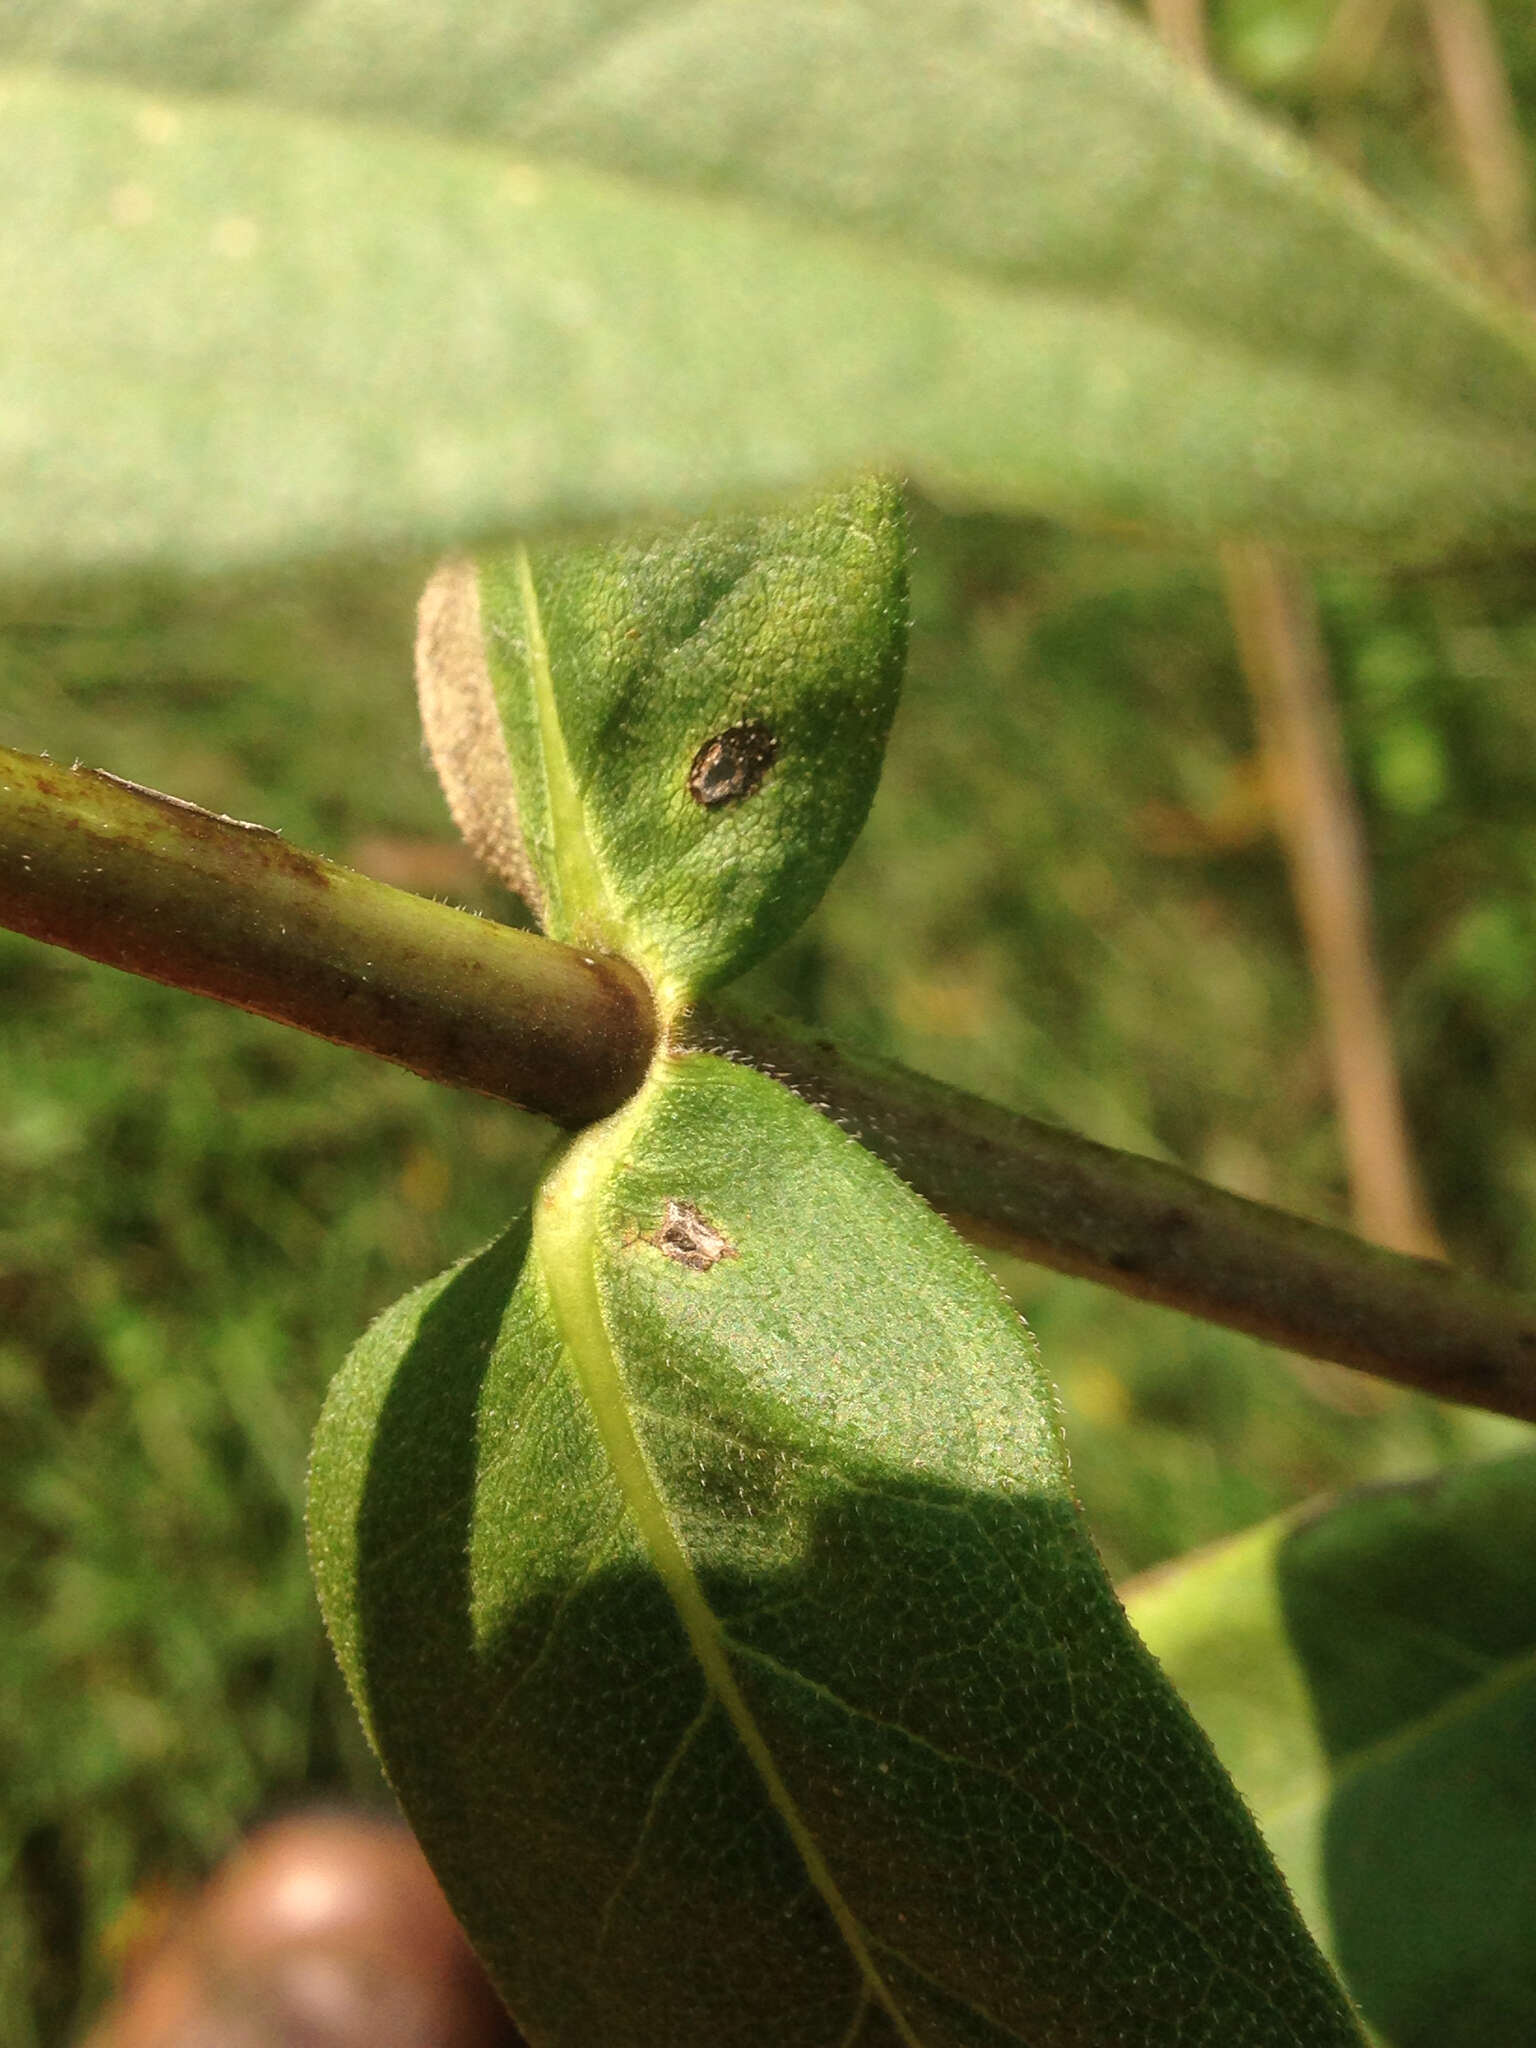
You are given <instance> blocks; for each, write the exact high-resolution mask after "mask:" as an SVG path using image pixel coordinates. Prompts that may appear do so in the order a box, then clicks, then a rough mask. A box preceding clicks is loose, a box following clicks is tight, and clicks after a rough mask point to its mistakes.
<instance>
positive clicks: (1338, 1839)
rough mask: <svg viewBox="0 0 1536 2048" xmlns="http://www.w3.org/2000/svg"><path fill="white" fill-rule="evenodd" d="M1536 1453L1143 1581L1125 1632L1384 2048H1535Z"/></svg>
mask: <svg viewBox="0 0 1536 2048" xmlns="http://www.w3.org/2000/svg"><path fill="white" fill-rule="evenodd" d="M1533 1557H1536V1458H1533V1457H1532V1456H1530V1455H1529V1454H1527V1455H1523V1456H1520V1457H1517V1458H1512V1459H1508V1460H1503V1461H1500V1462H1498V1463H1494V1464H1488V1465H1479V1466H1473V1467H1471V1468H1469V1469H1467V1470H1465V1471H1461V1472H1451V1473H1444V1474H1441V1475H1439V1476H1437V1477H1435V1478H1433V1479H1428V1480H1424V1481H1420V1482H1418V1483H1416V1484H1412V1485H1406V1486H1393V1487H1387V1488H1380V1489H1375V1490H1372V1491H1369V1492H1362V1493H1360V1494H1358V1495H1352V1496H1347V1497H1346V1498H1345V1499H1343V1500H1342V1501H1340V1502H1338V1503H1336V1504H1335V1505H1333V1506H1331V1507H1329V1508H1327V1509H1325V1510H1324V1511H1323V1512H1322V1513H1313V1514H1310V1515H1304V1516H1301V1517H1299V1518H1298V1517H1286V1518H1283V1519H1282V1520H1280V1521H1278V1522H1271V1523H1266V1524H1265V1525H1264V1526H1263V1527H1262V1528H1259V1529H1256V1530H1254V1531H1253V1532H1252V1533H1251V1534H1250V1535H1248V1536H1245V1537H1242V1538H1240V1539H1239V1540H1238V1541H1237V1542H1235V1543H1233V1544H1230V1545H1227V1546H1224V1547H1223V1548H1222V1549H1220V1550H1217V1551H1214V1552H1211V1553H1209V1554H1207V1555H1206V1556H1203V1557H1201V1558H1198V1559H1196V1560H1195V1561H1193V1562H1191V1563H1190V1564H1187V1565H1185V1566H1183V1567H1182V1568H1176V1569H1175V1570H1173V1571H1172V1572H1170V1573H1167V1574H1164V1575H1159V1576H1158V1577H1157V1578H1155V1579H1154V1580H1151V1581H1149V1582H1148V1583H1147V1585H1146V1586H1145V1587H1144V1588H1142V1589H1140V1590H1139V1591H1134V1592H1133V1594H1132V1596H1131V1598H1130V1608H1131V1612H1132V1615H1133V1616H1134V1618H1135V1620H1136V1623H1137V1626H1138V1627H1139V1628H1140V1629H1141V1631H1142V1632H1143V1634H1144V1635H1145V1636H1146V1638H1147V1640H1148V1642H1149V1643H1150V1644H1151V1646H1152V1648H1153V1649H1154V1650H1155V1651H1156V1652H1157V1654H1158V1656H1159V1657H1160V1659H1161V1660H1162V1662H1163V1664H1164V1666H1165V1668H1166V1669H1167V1671H1168V1672H1169V1674H1170V1676H1171V1677H1172V1678H1173V1679H1174V1680H1175V1682H1176V1683H1177V1684H1178V1685H1179V1686H1180V1688H1181V1689H1182V1691H1183V1692H1184V1694H1185V1696H1186V1698H1188V1699H1189V1701H1190V1703H1191V1704H1192V1706H1193V1707H1194V1709H1195V1712H1196V1713H1197V1714H1198V1715H1199V1717H1200V1719H1201V1721H1202V1722H1203V1723H1204V1725H1205V1727H1206V1729H1207V1731H1208V1732H1209V1734H1210V1736H1211V1738H1212V1740H1213V1741H1214V1742H1215V1744H1216V1747H1217V1750H1218V1752H1219V1753H1220V1755H1221V1757H1222V1759H1223V1761H1224V1762H1225V1763H1226V1765H1227V1767H1228V1769H1229V1770H1230V1771H1231V1772H1232V1774H1233V1777H1234V1778H1235V1779H1236V1781H1237V1783H1238V1785H1239V1787H1240V1788H1241V1790H1242V1791H1243V1792H1244V1794H1245V1795H1246V1797H1247V1798H1248V1800H1249V1802H1250V1803H1251V1805H1252V1806H1253V1809H1254V1811H1255V1812H1256V1813H1257V1815H1258V1817H1259V1820H1260V1822H1261V1824H1262V1826H1263V1828H1264V1831H1265V1834H1266V1836H1267V1837H1268V1840H1269V1843H1270V1846H1271V1848H1272V1849H1273V1850H1274V1852H1275V1855H1276V1857H1277V1858H1278V1859H1279V1862H1280V1865H1281V1867H1282V1869H1283V1870H1284V1871H1285V1873H1286V1875H1287V1877H1288V1878H1289V1880H1290V1882H1291V1885H1292V1887H1293V1888H1294V1890H1295V1894H1296V1898H1297V1901H1298V1903H1299V1904H1300V1905H1301V1907H1302V1909H1303V1910H1304V1912H1305V1913H1306V1915H1307V1918H1308V1920H1309V1921H1310V1923H1311V1926H1312V1928H1313V1931H1314V1932H1315V1933H1316V1935H1317V1936H1318V1938H1319V1940H1320V1941H1322V1942H1323V1944H1324V1946H1325V1947H1326V1948H1327V1949H1328V1950H1329V1951H1330V1952H1331V1953H1332V1955H1333V1956H1334V1957H1335V1959H1336V1961H1337V1962H1338V1963H1339V1965H1340V1967H1341V1968H1342V1970H1343V1972H1344V1974H1345V1978H1346V1981H1347V1982H1348V1984H1349V1986H1350V1988H1351V1990H1352V1991H1353V1993H1354V1995H1355V1996H1356V1998H1358V1999H1359V2001H1360V2004H1361V2006H1362V2008H1363V2010H1364V2012H1365V2015H1366V2017H1367V2018H1368V2019H1369V2020H1370V2021H1371V2022H1372V2024H1373V2025H1374V2026H1375V2027H1376V2028H1378V2029H1379V2030H1380V2033H1381V2036H1382V2038H1383V2039H1384V2040H1385V2041H1387V2042H1389V2043H1391V2044H1392V2048H1523V2044H1524V2043H1526V2042H1529V2041H1532V2040H1536V1955H1533V1948H1532V1941H1531V1932H1532V1928H1533V1926H1536V1575H1533V1573H1532V1571H1531V1560H1532V1558H1533Z"/></svg>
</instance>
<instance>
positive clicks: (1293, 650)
mask: <svg viewBox="0 0 1536 2048" xmlns="http://www.w3.org/2000/svg"><path fill="white" fill-rule="evenodd" d="M1221 564H1222V571H1223V574H1224V576H1225V579H1226V586H1227V606H1228V610H1229V611H1230V613H1231V616H1232V624H1233V628H1234V630H1235V632H1236V635H1237V644H1238V653H1239V657H1240V660H1241V665H1242V670H1243V676H1244V679H1245V680H1246V682H1247V684H1248V689H1249V694H1250V695H1251V697H1252V699H1253V704H1254V710H1255V714H1256V716H1257V719H1258V724H1259V731H1260V735H1261V737H1262V741H1263V748H1264V761H1265V767H1266V769H1267V773H1268V781H1269V785H1270V798H1271V801H1272V803H1273V805H1274V809H1275V819H1276V824H1277V826H1278V828H1279V832H1280V838H1281V841H1282V843H1283V845H1284V848H1285V855H1286V863H1287V866H1288V867H1289V869H1290V876H1291V892H1292V895H1293V896H1294V898H1295V902H1296V912H1297V917H1298V919H1299V921H1300V924H1301V929H1302V935H1303V937H1304V939H1305V942H1306V949H1307V958H1308V960H1309V962H1310V963H1311V968H1312V978H1313V983H1314V985H1315V987H1316V989H1317V993H1318V998H1319V1002H1320V1006H1321V1009H1322V1015H1323V1027H1324V1033H1325V1037H1326V1041H1327V1046H1328V1064H1329V1069H1330V1072H1331V1074H1332V1078H1333V1093H1334V1100H1335V1102H1336V1104H1337V1106H1338V1114H1339V1123H1340V1128H1341V1135H1342V1138H1343V1147H1344V1156H1345V1160H1346V1162H1347V1164H1348V1168H1349V1187H1350V1198H1351V1204H1352V1207H1353V1210H1354V1220H1355V1226H1356V1228H1357V1229H1358V1230H1359V1231H1360V1232H1361V1234H1362V1235H1363V1236H1365V1237H1373V1238H1375V1240H1376V1242H1377V1243H1378V1244H1384V1245H1390V1246H1391V1247H1392V1248H1393V1249H1394V1250H1396V1251H1402V1252H1415V1253H1418V1254H1420V1255H1421V1256H1423V1257H1426V1258H1433V1257H1436V1256H1439V1255H1440V1253H1441V1246H1440V1241H1439V1238H1438V1236H1437V1234H1436V1231H1435V1226H1434V1224H1433V1222H1432V1221H1431V1219H1430V1214H1429V1207H1428V1204H1427V1202H1426V1201H1425V1199H1424V1193H1423V1190H1422V1188H1421V1186H1420V1183H1419V1176H1418V1171H1417V1168H1416V1166H1415V1164H1414V1157H1413V1147H1412V1143H1411V1141H1410V1139H1409V1135H1408V1119H1407V1116H1406V1114H1405V1112H1404V1108H1403V1095H1402V1088H1401V1085H1400V1083H1399V1080H1398V1073H1397V1060H1396V1057H1395V1055H1394V1052H1393V1048H1392V1031H1391V1025H1390V1022H1389V1020H1388V1014H1387V999H1386V992H1385V990H1384V989H1383V987H1382V982H1381V974H1380V971H1379V969H1378V967H1377V964H1376V949H1375V945H1374V943H1373V939H1372V934H1371V899H1370V881H1369V878H1368V873H1367V866H1366V853H1365V837H1364V833H1363V832H1362V830H1361V825H1360V816H1359V812H1358V810H1357V808H1356V805H1355V799H1354V792H1353V790H1352V789H1351V788H1350V783H1349V774H1348V770H1347V768H1346V765H1345V760H1344V737H1343V732H1342V730H1341V727H1340V722H1339V712H1338V705H1337V702H1336V700H1335V697H1334V692H1333V686H1332V682H1331V679H1330V677H1329V673H1328V659H1327V655H1326V653H1325V652H1324V649H1323V644H1322V638H1321V635H1320V633H1319V631H1318V625H1317V612H1316V608H1315V606H1314V604H1313V600H1312V593H1311V590H1310V589H1309V588H1308V585H1307V581H1306V579H1305V577H1304V576H1303V575H1302V573H1301V571H1300V569H1299V568H1298V567H1297V565H1296V563H1295V562H1294V561H1293V560H1292V559H1291V557H1290V556H1289V555H1288V554H1286V553H1285V552H1284V551H1283V550H1281V549H1279V548H1274V547H1268V546H1264V545H1261V544H1260V543H1258V542H1256V541H1229V542H1227V543H1226V545H1225V546H1224V547H1223V548H1222V550H1221Z"/></svg>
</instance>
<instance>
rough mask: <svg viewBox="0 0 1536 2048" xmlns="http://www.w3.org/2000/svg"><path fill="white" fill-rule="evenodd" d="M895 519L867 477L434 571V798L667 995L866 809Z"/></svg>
mask: <svg viewBox="0 0 1536 2048" xmlns="http://www.w3.org/2000/svg"><path fill="white" fill-rule="evenodd" d="M905 536H906V529H905V523H904V519H903V515H902V504H901V496H900V493H899V491H897V490H896V489H895V487H894V486H892V485H891V484H888V483H882V482H878V481H875V482H868V483H863V484H859V485H856V486H855V487H853V488H852V489H850V490H846V491H841V492H838V493H836V494H835V495H833V496H831V497H826V498H821V499H819V500H817V501H816V502H815V503H813V504H809V505H805V506H802V507H797V508H795V509H794V510H792V511H789V512H784V513H775V514H771V515H768V516H766V517H762V518H747V517H741V518H736V519H726V520H711V521H706V522H703V523H701V524H699V525H696V526H692V527H687V528H683V529H682V530H680V531H679V530H674V531H671V532H668V533H663V534H661V535H659V536H657V537H656V538H654V539H652V540H650V541H648V542H646V541H638V540H637V541H633V542H628V543H622V544H616V545H610V546H589V547H581V548H547V549H537V550H535V551H534V552H533V553H532V555H530V554H529V552H528V551H527V550H526V549H519V550H518V551H517V552H516V553H515V554H514V555H512V556H510V557H499V558H495V559H492V560H490V561H486V562H482V563H481V564H480V565H479V570H478V578H477V577H476V573H475V571H474V570H472V569H470V567H469V566H468V565H467V564H463V563H450V564H448V565H446V567H445V568H444V569H443V570H441V571H440V572H439V574H438V576H437V577H436V578H435V579H434V581H433V584H432V585H431V586H430V587H429V589H428V591H427V595H426V597H425V598H424V599H423V603H422V626H421V632H420V635H419V638H418V643H417V663H418V671H419V673H420V678H421V696H422V707H423V717H424V722H425V724H426V728H427V734H428V738H429V740H430V742H431V744H432V749H433V755H434V758H435V760H436V761H437V764H438V770H439V773H440V774H441V775H442V777H443V781H444V785H445V787H446V788H447V790H448V793H449V800H450V804H451V806H452V808H453V811H454V815H455V816H456V817H457V818H458V819H459V821H460V824H461V826H463V827H464V828H465V831H466V836H467V837H468V838H469V840H470V843H471V845H474V846H476V847H477V848H481V849H484V850H485V851H486V852H487V854H488V855H489V857H490V859H491V861H492V864H493V865H495V866H498V867H499V868H500V869H501V871H502V872H503V874H504V875H505V876H506V878H507V879H508V880H509V881H511V882H512V883H513V885H514V886H515V887H521V888H523V889H524V891H525V893H528V894H529V895H530V896H531V897H532V898H533V900H534V901H535V902H536V904H537V905H538V907H539V909H540V911H541V914H542V916H543V921H544V926H545V929H546V930H547V931H548V932H549V933H550V934H551V935H552V936H553V937H555V938H558V939H566V940H569V941H571V942H572V943H573V944H576V945H584V946H596V947H600V948H603V949H605V950H607V951H610V952H617V953H623V954H625V955H626V956H627V957H628V958H630V959H632V960H635V961H637V962H639V963H640V964H641V965H642V966H643V967H644V968H646V970H647V971H648V973H649V975H650V977H651V981H652V983H653V985H654V986H655V987H656V989H657V991H658V996H659V999H660V1002H661V1006H662V1009H663V1012H664V1013H668V1014H669V1013H670V1012H671V1011H673V1010H674V1009H675V1008H676V1007H677V1006H678V1004H679V1003H681V1002H685V1001H686V1000H688V999H689V998H691V997H692V996H694V995H695V994H697V993H698V992H699V991H700V990H702V989H703V988H706V987H709V986H712V985H713V984H715V983H717V982H720V981H724V980H728V979H729V978H730V977H731V976H733V975H735V974H739V973H740V972H741V971H742V970H743V969H744V968H745V967H748V966H750V965H751V964H752V962H753V961H754V960H756V959H757V958H759V957H760V956H761V955H762V954H763V953H765V952H767V951H769V950H770V948H772V947H773V946H775V945H777V944H778V943H779V941H780V940H782V939H784V938H787V937H788V936H789V934H790V932H792V931H793V930H794V928H795V927H796V926H797V925H798V924H799V923H800V922H801V920H802V919H803V918H804V917H805V916H806V914H807V913H808V912H809V911H810V909H811V908H812V906H813V905H814V904H815V902H816V900H817V899H818V897H819V896H820V895H821V893H822V891H823V890H824V889H825V887H826V885H827V882H828V881H829V880H830V878H831V876H832V875H833V874H834V873H835V872H836V870H837V868H838V867H839V865H840V864H841V862H842V860H843V857H844V855H845V854H846V853H847V851H848V849H849V847H850V846H851V845H852V843H853V840H854V838H855V836H856V834H857V832H858V829H859V827H860V825H861V824H862V823H863V822H864V816H865V813H866V812H867V811H868V809H869V804H870V799H871V798H872V797H873V795H874V793H875V784H876V782H877V781H878V779H879V774H880V762H881V758H882V756H883V754H884V751H885V740H886V734H887V732H888V731H889V729H890V722H891V715H892V713H893V712H894V710H895V708H896V693H897V689H898V687H899V685H900V681H901V668H902V661H903V657H904V654H905V649H906V539H905ZM477 585H478V587H477ZM514 839H515V840H517V841H518V842H519V843H518V844H516V845H515V846H512V847H509V846H508V845H507V844H506V843H505V842H507V841H509V840H514Z"/></svg>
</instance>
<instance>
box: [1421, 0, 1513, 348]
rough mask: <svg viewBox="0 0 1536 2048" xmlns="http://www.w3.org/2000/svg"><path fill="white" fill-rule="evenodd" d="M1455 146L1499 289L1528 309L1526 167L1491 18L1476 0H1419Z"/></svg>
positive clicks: (1511, 99)
mask: <svg viewBox="0 0 1536 2048" xmlns="http://www.w3.org/2000/svg"><path fill="white" fill-rule="evenodd" d="M1425 12H1426V14H1427V16H1428V19H1429V32H1430V37H1431V40H1432V41H1433V43H1434V49H1435V64H1436V69H1437V70H1438V72H1439V76H1440V85H1441V90H1442V91H1443V92H1444V94H1445V105H1446V112H1447V115H1448V118H1449V122H1450V128H1451V134H1452V138H1453V140H1454V142H1455V146H1456V153H1457V155H1458V156H1459V157H1460V158H1461V165H1462V171H1463V174H1464V175H1465V177H1466V181H1467V189H1468V192H1469V194H1470V196H1471V199H1472V204H1473V206H1474V208H1475V209H1476V212H1477V217H1478V220H1479V222H1480V224H1481V226H1482V229H1483V232H1484V235H1485V236H1486V238H1487V243H1488V253H1489V255H1490V257H1491V258H1492V261H1493V265H1494V268H1495V270H1496V271H1497V273H1498V276H1499V278H1500V280H1501V281H1502V283H1503V284H1504V286H1505V288H1506V290H1508V291H1509V293H1510V294H1511V295H1512V296H1513V297H1514V298H1516V299H1518V300H1520V301H1521V302H1522V303H1523V304H1524V306H1525V307H1526V309H1527V310H1528V311H1530V310H1532V309H1536V255H1533V252H1532V248H1531V166H1530V161H1529V159H1528V157H1527V155H1526V148H1525V141H1524V138H1523V137H1522V135H1521V133H1520V123H1519V120H1518V118H1517V116H1516V113H1515V102H1514V95H1513V94H1512V93H1511V91H1510V88H1509V79H1508V77H1507V76H1506V75H1505V70H1504V60H1503V58H1502V56H1501V55H1500V52H1499V39H1498V36H1497V33H1496V32H1495V29H1494V24H1493V17H1492V16H1491V15H1490V13H1489V11H1488V8H1487V6H1486V5H1485V4H1484V0H1426V4H1425Z"/></svg>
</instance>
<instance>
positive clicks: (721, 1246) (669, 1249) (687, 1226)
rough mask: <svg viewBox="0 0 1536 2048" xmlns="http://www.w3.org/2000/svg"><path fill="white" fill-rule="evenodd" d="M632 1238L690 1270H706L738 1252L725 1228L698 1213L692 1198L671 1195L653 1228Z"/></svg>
mask: <svg viewBox="0 0 1536 2048" xmlns="http://www.w3.org/2000/svg"><path fill="white" fill-rule="evenodd" d="M631 1242H632V1243H638V1244H648V1245H653V1246H654V1247H655V1249H656V1250H657V1251H659V1252H660V1253H661V1255H662V1257H663V1258H664V1259H671V1260H672V1261H673V1262H674V1263H675V1264H676V1265H679V1266H686V1267H687V1268H688V1270H689V1272H690V1273H707V1272H708V1271H709V1269H710V1267H711V1266H718V1265H719V1263H720V1261H721V1260H722V1259H734V1258H738V1257H739V1256H740V1254H739V1253H738V1252H737V1250H736V1247H735V1245H733V1244H732V1243H731V1241H730V1239H729V1238H728V1237H727V1236H726V1235H725V1234H724V1232H723V1231H719V1230H717V1229H716V1228H715V1226H714V1224H713V1223H711V1222H710V1221H709V1219H708V1217H706V1216H702V1215H700V1213H699V1211H698V1210H697V1209H695V1207H694V1206H693V1204H692V1202H678V1201H674V1200H671V1199H669V1200H668V1202H667V1207H666V1213H665V1215H664V1216H663V1217H662V1219H661V1221H660V1223H658V1224H657V1226H656V1228H655V1229H654V1230H645V1231H641V1232H639V1233H638V1234H637V1236H636V1237H635V1238H634V1239H632V1240H631Z"/></svg>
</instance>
